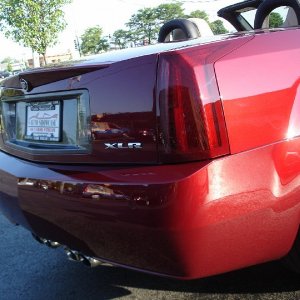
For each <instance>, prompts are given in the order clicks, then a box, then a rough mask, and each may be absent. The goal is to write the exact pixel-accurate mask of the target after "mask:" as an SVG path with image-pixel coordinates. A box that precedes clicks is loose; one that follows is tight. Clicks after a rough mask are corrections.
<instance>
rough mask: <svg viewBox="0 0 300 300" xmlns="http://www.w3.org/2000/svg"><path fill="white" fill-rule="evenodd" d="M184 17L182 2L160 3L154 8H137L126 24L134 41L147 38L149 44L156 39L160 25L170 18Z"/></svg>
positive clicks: (141, 40)
mask: <svg viewBox="0 0 300 300" xmlns="http://www.w3.org/2000/svg"><path fill="white" fill-rule="evenodd" d="M182 17H184V10H183V8H182V3H180V2H174V3H166V4H160V5H159V6H157V7H154V8H149V7H148V8H143V9H139V10H138V11H137V13H136V14H134V15H132V16H131V18H130V20H129V22H128V23H127V24H126V25H127V26H128V28H129V31H130V32H131V36H130V37H131V40H132V41H133V42H135V43H138V42H143V41H145V40H147V42H148V43H149V44H151V43H152V42H153V41H154V40H156V39H157V36H158V32H159V29H160V27H161V25H162V24H163V23H165V22H167V21H169V20H171V19H176V18H182Z"/></svg>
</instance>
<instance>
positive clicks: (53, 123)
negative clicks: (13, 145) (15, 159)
mask: <svg viewBox="0 0 300 300" xmlns="http://www.w3.org/2000/svg"><path fill="white" fill-rule="evenodd" d="M60 138H61V102H60V101H51V102H30V103H28V105H27V106H26V135H25V139H27V140H34V141H49V142H59V141H60Z"/></svg>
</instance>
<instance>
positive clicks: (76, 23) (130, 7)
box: [0, 0, 238, 61]
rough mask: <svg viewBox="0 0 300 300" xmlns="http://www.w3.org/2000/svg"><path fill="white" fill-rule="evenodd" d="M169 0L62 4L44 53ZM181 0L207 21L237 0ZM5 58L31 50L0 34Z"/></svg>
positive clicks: (61, 50)
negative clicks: (55, 34) (54, 36)
mask: <svg viewBox="0 0 300 300" xmlns="http://www.w3.org/2000/svg"><path fill="white" fill-rule="evenodd" d="M169 2H171V1H170V0H165V1H163V0H108V1H100V0H73V2H72V3H71V4H68V5H66V6H65V8H64V11H65V19H66V21H67V24H68V25H67V27H66V29H65V30H64V31H63V32H62V33H61V34H60V36H59V41H58V43H57V45H56V46H55V47H53V48H51V49H49V50H48V51H47V54H48V55H56V54H63V53H67V52H68V50H70V51H71V52H73V51H75V49H74V39H75V37H76V35H78V36H80V35H81V34H83V32H84V30H85V29H86V28H88V27H93V26H96V25H100V27H102V29H103V33H104V35H109V34H113V32H114V31H115V30H117V29H125V23H126V22H128V20H129V18H130V16H131V15H132V14H134V13H136V12H137V10H138V9H140V8H145V7H155V6H158V5H159V4H161V3H169ZM182 2H184V8H185V11H186V12H187V13H188V12H191V11H193V10H197V9H199V10H205V11H206V12H207V13H208V14H209V15H210V16H211V20H214V19H215V18H216V12H217V10H218V9H220V8H222V7H224V6H227V5H230V4H232V3H235V2H238V1H237V0H188V1H184V0H183V1H182ZM5 57H13V58H17V59H24V60H25V59H28V58H31V57H32V52H31V50H30V49H28V48H24V47H22V46H20V45H18V44H17V43H14V42H13V41H12V40H9V39H7V38H5V37H4V35H3V34H1V33H0V61H2V60H3V59H4V58H5Z"/></svg>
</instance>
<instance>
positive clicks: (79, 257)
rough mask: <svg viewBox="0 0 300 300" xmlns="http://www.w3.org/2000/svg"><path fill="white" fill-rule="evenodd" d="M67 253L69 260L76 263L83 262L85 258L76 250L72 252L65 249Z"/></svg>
mask: <svg viewBox="0 0 300 300" xmlns="http://www.w3.org/2000/svg"><path fill="white" fill-rule="evenodd" d="M64 251H65V253H66V254H67V256H68V259H69V260H71V261H76V262H83V261H84V257H83V256H82V255H81V254H80V253H79V252H78V251H76V250H71V249H69V248H67V247H65V248H64Z"/></svg>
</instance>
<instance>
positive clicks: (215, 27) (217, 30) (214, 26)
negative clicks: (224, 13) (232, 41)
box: [209, 20, 228, 34]
mask: <svg viewBox="0 0 300 300" xmlns="http://www.w3.org/2000/svg"><path fill="white" fill-rule="evenodd" d="M209 26H210V28H211V30H212V32H213V33H214V34H223V33H228V30H227V29H226V28H225V26H224V24H223V22H222V21H221V20H216V21H213V22H211V23H209Z"/></svg>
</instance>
